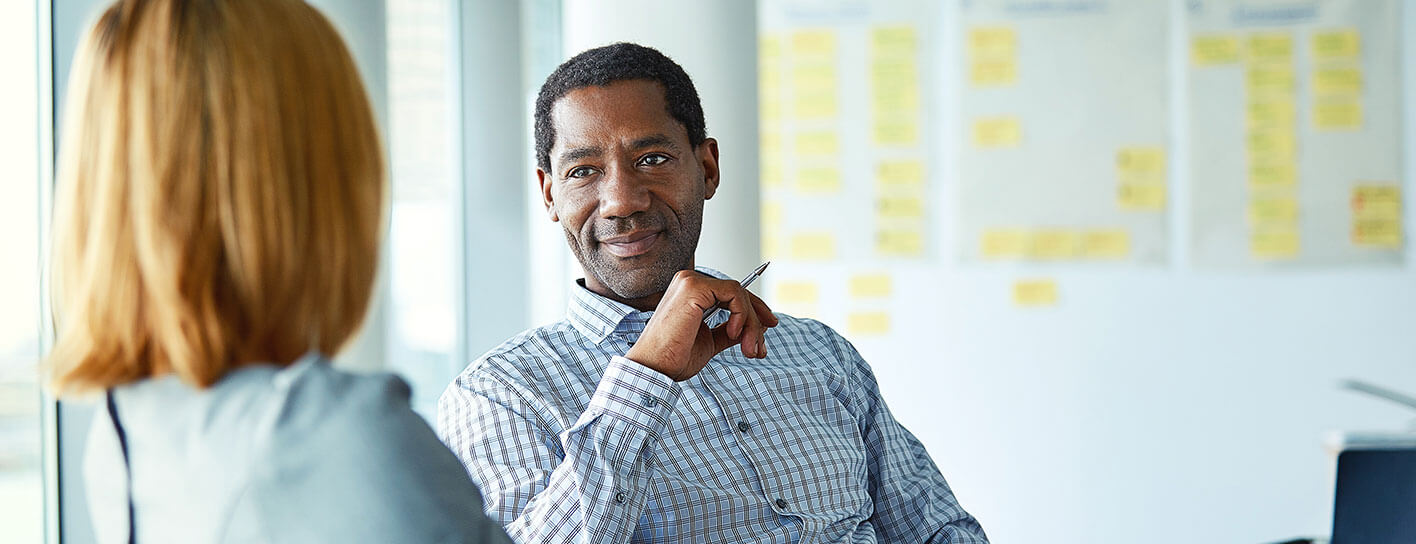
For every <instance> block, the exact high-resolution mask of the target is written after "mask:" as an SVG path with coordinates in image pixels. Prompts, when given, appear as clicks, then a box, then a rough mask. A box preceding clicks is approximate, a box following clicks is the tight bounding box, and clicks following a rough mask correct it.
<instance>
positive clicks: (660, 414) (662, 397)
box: [576, 357, 683, 437]
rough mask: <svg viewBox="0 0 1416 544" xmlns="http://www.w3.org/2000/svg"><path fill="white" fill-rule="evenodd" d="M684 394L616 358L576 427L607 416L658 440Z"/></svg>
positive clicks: (662, 379)
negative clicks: (639, 428) (603, 415)
mask: <svg viewBox="0 0 1416 544" xmlns="http://www.w3.org/2000/svg"><path fill="white" fill-rule="evenodd" d="M682 391H683V390H682V389H681V388H680V386H679V384H678V383H675V382H674V380H673V379H672V378H670V377H668V376H665V375H664V374H661V373H659V372H656V371H654V370H652V369H650V368H649V367H647V366H644V365H641V364H639V363H636V362H634V361H631V360H629V359H626V358H624V357H614V358H612V359H610V365H609V367H608V368H606V369H605V374H604V376H602V377H601V378H600V386H599V387H598V388H596V389H595V394H594V395H593V396H592V397H590V406H589V409H588V410H586V411H585V414H584V416H582V417H581V421H579V422H577V424H576V427H579V426H581V425H584V424H588V423H589V422H590V421H591V420H593V419H594V418H595V417H598V416H599V415H601V414H605V415H610V416H612V417H615V418H616V419H620V420H624V421H627V422H629V423H632V424H634V425H636V426H638V427H641V428H643V429H644V430H646V431H648V432H649V433H650V434H652V435H654V436H655V437H658V436H659V433H660V431H662V430H663V428H664V426H665V425H666V424H667V423H668V421H669V414H670V413H672V412H673V410H674V406H675V405H677V404H678V399H679V394H680V393H681V392H682Z"/></svg>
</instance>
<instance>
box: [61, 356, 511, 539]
mask: <svg viewBox="0 0 1416 544" xmlns="http://www.w3.org/2000/svg"><path fill="white" fill-rule="evenodd" d="M408 395H409V390H408V385H407V384H405V383H404V382H403V381H402V380H400V379H398V378H397V377H394V376H391V375H355V374H350V373H347V372H343V371H340V370H336V369H334V368H333V367H331V366H330V365H329V364H328V362H327V361H326V360H323V359H321V358H320V357H318V356H314V355H311V356H306V357H305V358H303V359H301V360H300V361H298V362H296V363H295V364H293V365H291V366H289V367H286V368H279V367H275V366H249V367H242V368H241V369H239V370H236V371H234V372H232V373H230V374H228V375H227V376H226V377H225V378H223V379H222V380H221V381H220V382H218V383H217V384H216V385H214V386H212V387H211V388H209V389H207V390H197V389H194V388H192V387H189V386H187V385H186V384H183V383H182V382H181V381H179V380H178V379H177V378H175V377H173V376H167V377H162V378H155V379H149V380H144V381H141V382H138V383H134V384H131V385H126V386H123V387H118V388H116V389H114V390H113V399H114V405H115V407H116V408H117V413H118V416H119V422H120V423H121V425H122V427H123V430H124V432H125V437H126V439H127V445H128V452H129V458H130V460H131V469H132V471H131V474H132V483H133V486H132V499H133V502H132V504H133V510H134V519H135V520H136V521H135V523H134V525H135V526H136V536H137V542H139V543H141V544H149V543H161V542H182V543H206V542H301V543H304V542H380V543H382V542H436V543H464V542H466V543H471V542H476V543H484V542H485V543H498V544H500V543H505V542H509V541H508V539H507V537H506V535H505V533H503V532H502V530H501V528H500V527H498V526H497V525H496V524H495V523H494V522H492V521H491V520H489V519H488V518H487V517H486V515H484V514H483V510H482V498H481V495H480V493H479V492H478V491H477V488H476V486H474V485H473V484H472V481H471V480H470V479H469V478H468V476H467V472H466V471H465V470H464V469H463V467H462V464H461V463H460V462H459V461H458V460H457V458H456V457H454V456H453V455H452V453H451V452H449V451H448V450H447V449H446V448H445V447H444V446H443V445H442V443H441V442H439V441H438V439H437V437H436V436H435V435H434V434H433V431H432V429H430V428H429V427H428V425H427V423H425V422H424V421H423V419H422V418H420V417H418V415H417V414H415V413H414V412H413V411H412V410H411V409H409V407H408ZM84 472H85V478H86V483H87V486H88V498H89V511H90V514H91V516H92V518H93V522H94V528H95V532H96V534H97V536H98V541H99V542H101V543H123V542H127V540H128V474H129V472H128V471H127V470H125V468H124V464H123V455H122V450H121V448H120V447H119V442H118V435H117V429H116V428H115V427H114V426H113V424H112V422H111V420H110V418H109V417H107V413H106V411H105V410H104V409H103V408H102V407H100V408H99V410H98V412H97V414H96V415H95V417H94V423H93V427H92V429H91V430H90V435H89V443H88V450H87V452H86V458H85V461H84Z"/></svg>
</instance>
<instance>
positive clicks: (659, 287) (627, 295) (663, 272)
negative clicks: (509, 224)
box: [562, 205, 703, 300]
mask: <svg viewBox="0 0 1416 544" xmlns="http://www.w3.org/2000/svg"><path fill="white" fill-rule="evenodd" d="M662 226H663V227H664V229H663V231H662V232H661V233H660V234H659V236H661V237H662V239H661V240H660V241H659V243H667V244H668V247H665V248H662V249H660V250H659V251H662V252H663V253H661V254H660V256H659V258H658V259H657V260H655V261H654V262H652V263H649V264H648V265H647V266H641V267H637V268H632V269H629V270H623V269H621V268H620V267H619V266H618V265H617V263H616V261H618V260H619V259H618V258H617V257H614V256H613V255H609V254H607V253H605V252H603V251H599V250H597V248H596V247H595V246H596V245H598V243H597V242H594V241H593V240H592V239H593V238H594V236H593V235H592V234H587V235H586V236H585V237H583V238H579V237H576V236H575V235H574V234H573V233H571V232H570V230H569V229H564V228H563V229H562V230H564V231H565V238H566V243H567V245H569V246H570V248H571V251H572V253H574V254H575V258H576V260H578V261H580V266H581V268H583V269H584V270H585V273H586V274H587V275H590V276H594V277H595V278H596V279H598V280H599V282H600V284H601V285H604V286H605V288H606V289H609V290H610V292H611V293H614V295H615V296H616V297H618V298H620V299H623V300H636V299H641V298H645V297H648V296H652V295H656V294H660V293H663V292H664V290H666V289H668V288H669V283H670V282H672V281H673V279H674V274H675V273H677V272H678V271H680V270H686V269H689V268H692V266H693V254H694V252H695V251H696V250H697V248H698V238H699V235H700V234H701V232H702V226H703V206H702V205H700V206H698V207H697V208H696V209H693V210H691V211H689V212H687V213H685V214H684V215H682V216H680V222H679V227H680V229H678V230H676V231H675V230H674V229H670V228H668V224H664V225H662Z"/></svg>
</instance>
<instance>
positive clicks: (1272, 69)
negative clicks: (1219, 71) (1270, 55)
mask: <svg viewBox="0 0 1416 544" xmlns="http://www.w3.org/2000/svg"><path fill="white" fill-rule="evenodd" d="M1294 78H1295V76H1294V74H1293V66H1292V65H1290V64H1279V65H1272V66H1257V67H1252V68H1249V70H1248V72H1246V73H1245V74H1244V82H1245V84H1246V85H1248V90H1249V96H1251V97H1254V96H1263V95H1266V94H1267V95H1279V96H1292V95H1293V93H1294V89H1295V88H1296V87H1295V79H1294Z"/></svg>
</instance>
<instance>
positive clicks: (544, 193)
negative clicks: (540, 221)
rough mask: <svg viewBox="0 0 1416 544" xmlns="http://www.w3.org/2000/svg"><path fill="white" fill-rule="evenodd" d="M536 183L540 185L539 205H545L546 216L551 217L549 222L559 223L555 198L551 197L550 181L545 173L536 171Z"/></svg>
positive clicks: (539, 170)
mask: <svg viewBox="0 0 1416 544" xmlns="http://www.w3.org/2000/svg"><path fill="white" fill-rule="evenodd" d="M536 181H538V182H540V183H541V203H542V204H545V205H546V215H549V216H550V217H551V221H556V222H559V221H560V216H558V215H556V201H555V197H553V196H551V180H550V179H549V178H547V177H546V171H545V170H542V169H540V168H537V169H536Z"/></svg>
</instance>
